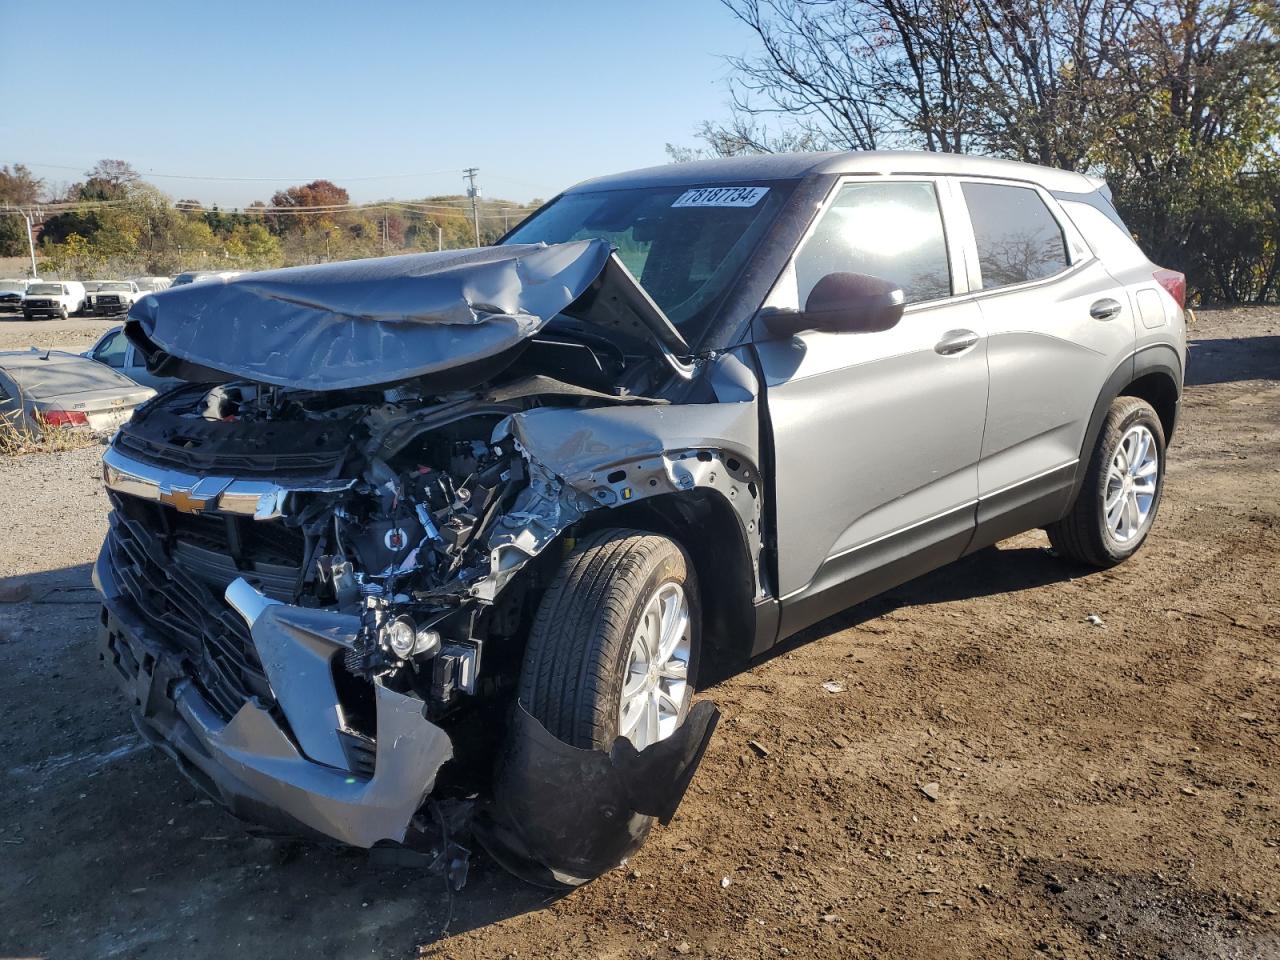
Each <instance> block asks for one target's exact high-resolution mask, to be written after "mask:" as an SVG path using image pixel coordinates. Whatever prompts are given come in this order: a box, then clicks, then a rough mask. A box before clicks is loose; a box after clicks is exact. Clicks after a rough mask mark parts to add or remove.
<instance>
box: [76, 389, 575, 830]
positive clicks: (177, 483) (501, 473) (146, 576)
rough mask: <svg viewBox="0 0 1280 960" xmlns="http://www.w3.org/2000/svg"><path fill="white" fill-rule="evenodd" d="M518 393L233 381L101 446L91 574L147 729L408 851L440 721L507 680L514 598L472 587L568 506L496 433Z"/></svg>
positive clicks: (257, 799) (259, 798)
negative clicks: (501, 663)
mask: <svg viewBox="0 0 1280 960" xmlns="http://www.w3.org/2000/svg"><path fill="white" fill-rule="evenodd" d="M529 389H531V390H533V391H534V392H536V391H537V390H538V389H539V388H538V387H536V386H535V387H530V388H529ZM519 392H520V391H519V390H516V391H511V390H508V391H507V392H506V395H504V396H507V395H510V394H512V393H519ZM521 399H527V397H526V398H521ZM522 405H523V404H522V402H521V400H520V399H517V400H512V399H504V398H495V397H494V396H484V395H469V396H467V397H464V398H459V399H452V400H448V399H446V400H440V399H435V398H424V397H422V396H418V395H416V394H413V393H412V391H410V390H408V389H407V388H404V387H401V388H398V389H397V390H394V391H340V392H334V393H309V392H305V391H287V390H281V389H277V388H273V387H265V386H261V385H253V384H248V383H228V384H223V385H218V386H213V387H210V386H208V385H190V386H184V387H181V388H179V389H177V390H175V391H173V392H171V393H169V394H167V395H165V396H163V397H160V398H158V399H157V400H156V401H155V402H153V403H151V404H149V405H147V406H146V407H144V408H142V409H141V410H140V411H139V412H138V415H137V416H136V417H135V418H134V420H133V421H132V422H131V423H129V424H127V425H126V426H125V427H124V428H123V429H122V430H121V431H120V433H119V434H118V435H117V437H116V438H115V440H114V441H113V443H112V445H111V447H110V448H109V449H108V451H107V452H106V454H105V456H104V458H103V478H104V482H105V484H106V487H107V489H108V492H109V496H110V498H111V505H112V508H113V510H112V514H111V518H110V532H109V534H108V536H107V540H106V542H105V544H104V545H103V548H102V552H101V555H100V556H99V558H98V562H97V565H96V569H95V574H94V576H95V583H96V584H97V586H98V588H99V590H100V591H101V593H102V596H103V600H104V611H103V625H102V627H103V628H102V636H103V641H102V642H103V647H102V652H103V656H104V657H105V659H106V660H107V661H108V663H109V664H110V665H111V666H112V667H113V668H114V670H115V672H116V674H117V676H118V678H119V680H120V682H121V684H122V685H123V687H124V689H125V691H126V693H127V694H128V695H129V696H130V697H131V698H132V700H133V705H134V712H135V716H136V717H137V720H138V725H139V728H140V730H142V732H143V733H144V734H145V735H146V736H147V737H148V739H150V740H151V741H152V742H154V743H156V744H157V745H159V746H161V747H162V748H163V749H165V750H166V752H168V753H169V754H170V755H172V756H174V758H175V759H177V760H178V761H179V762H180V764H181V765H182V768H183V770H184V771H186V772H187V774H188V775H189V776H191V777H192V778H193V779H194V780H196V781H197V782H198V783H199V784H201V785H202V786H204V787H205V788H206V789H208V790H209V791H210V792H211V793H213V794H214V795H215V796H217V797H218V798H219V799H221V800H223V801H224V802H225V803H226V804H227V806H228V807H230V808H231V809H233V810H234V811H236V812H238V813H241V814H242V815H245V816H247V817H248V818H249V819H253V820H258V821H266V822H268V823H270V822H273V821H279V820H280V816H279V815H280V814H283V815H284V817H285V821H284V822H282V823H281V824H280V825H281V826H283V827H288V828H292V829H296V827H297V824H302V825H303V826H305V827H307V828H310V830H311V831H313V832H318V833H321V834H324V835H327V836H330V837H334V838H337V839H340V840H342V841H344V842H346V843H350V844H354V845H356V846H363V847H368V846H372V845H373V844H374V843H376V842H378V841H379V840H384V839H386V840H393V841H402V840H403V839H404V836H405V832H406V830H407V829H408V826H409V821H410V819H411V818H412V816H413V815H414V813H415V811H416V810H417V809H418V807H419V806H420V805H421V803H422V800H423V798H424V797H425V796H426V794H427V793H429V792H430V791H431V789H432V787H433V785H434V782H435V778H436V774H437V771H438V770H439V768H440V766H441V765H442V764H443V763H444V762H445V761H446V760H448V759H449V758H450V757H451V755H452V747H451V743H450V739H449V736H448V735H447V734H446V733H445V732H444V729H443V726H442V725H447V724H448V723H449V722H450V721H452V720H454V719H455V717H454V715H455V714H457V713H459V712H461V711H463V709H464V706H465V707H474V706H475V705H476V704H477V703H482V702H483V701H484V700H485V699H486V697H490V696H494V697H500V696H501V695H502V692H503V691H502V690H501V689H497V688H494V689H490V688H486V686H485V684H484V682H483V681H482V680H481V670H480V667H481V663H482V658H483V657H484V656H486V655H491V656H493V657H495V658H499V659H501V658H502V657H503V656H504V655H506V653H505V652H504V651H503V650H502V649H500V648H501V646H502V643H503V641H504V640H509V639H511V638H512V636H513V634H514V633H515V631H516V630H518V629H519V626H520V623H521V620H522V617H523V615H524V610H523V604H524V597H523V593H522V591H521V590H519V589H512V590H508V591H503V594H502V597H501V599H500V600H499V599H497V598H493V600H492V602H491V601H490V599H486V600H485V601H483V602H481V601H478V600H477V599H476V597H475V593H478V592H484V593H486V594H489V593H491V591H492V586H490V587H488V588H486V589H484V590H480V589H479V588H478V584H480V583H481V582H482V581H485V580H488V579H490V577H491V575H492V574H494V573H495V572H496V573H498V574H499V577H500V576H501V573H502V572H500V571H494V570H492V568H491V560H492V557H493V556H495V555H498V556H504V555H505V554H504V551H502V550H498V551H497V552H496V554H495V547H496V546H497V545H498V544H499V543H500V542H502V541H504V540H505V539H507V538H506V537H505V536H504V529H509V530H510V531H511V533H512V534H513V536H512V537H511V538H510V539H516V537H515V536H514V535H515V534H517V533H518V534H520V535H523V536H526V537H527V536H528V535H529V529H530V526H531V524H532V525H533V526H534V527H535V528H536V525H537V520H538V515H537V511H538V510H542V511H543V513H544V514H546V511H547V503H551V504H553V505H554V506H553V507H552V508H551V511H550V514H547V515H545V516H544V517H543V519H544V520H545V521H546V522H547V523H548V524H549V525H550V526H551V529H548V531H547V532H548V534H550V533H554V532H555V530H556V529H558V528H559V527H560V526H562V525H563V523H564V522H565V521H566V520H567V519H568V518H567V517H565V516H560V515H558V514H562V513H564V512H569V511H572V509H573V508H572V506H571V500H567V501H566V500H562V498H561V497H560V495H559V491H558V490H556V489H554V488H555V487H556V486H557V482H556V481H555V479H554V478H551V477H547V476H542V477H531V476H530V471H531V469H532V470H533V471H534V472H536V470H537V468H536V467H532V468H531V466H530V464H529V463H528V462H527V461H526V460H525V459H524V458H523V457H522V456H521V455H520V454H519V453H518V452H517V450H516V444H515V441H514V440H512V439H510V438H506V439H502V440H499V441H497V442H491V441H490V437H491V435H492V434H493V432H494V429H495V427H496V425H497V424H498V423H499V421H501V420H502V419H503V418H504V417H505V416H506V415H507V414H508V413H511V412H514V411H517V410H519V409H521V407H522ZM531 480H532V481H533V482H532V485H531V483H530V481H531ZM548 493H549V494H550V495H551V499H550V500H549V501H548V500H546V495H547V494H548ZM535 500H536V501H539V504H541V505H540V506H539V505H538V504H535V503H534V501H535ZM518 503H523V504H524V506H526V507H531V508H533V511H534V512H532V513H530V512H529V511H527V510H526V511H525V512H523V513H522V512H521V511H520V510H519V509H517V505H518ZM513 516H516V517H518V519H517V520H516V521H515V522H513V520H512V517H513ZM533 536H534V539H535V540H536V539H537V535H536V534H534V535H533ZM512 549H514V550H515V551H516V552H517V553H518V554H519V558H520V559H523V560H527V559H529V558H530V557H531V555H532V554H533V553H536V549H530V548H528V547H526V548H525V551H526V552H520V551H521V548H520V547H518V546H517V547H513V548H512ZM495 647H497V648H499V649H493V648H495ZM512 649H514V645H513V647H512ZM489 673H490V674H491V675H492V676H493V677H494V678H499V677H501V675H502V671H501V670H495V671H490V672H489ZM491 686H494V687H497V686H500V685H499V684H497V683H496V681H495V684H493V685H491ZM291 821H296V822H297V823H293V822H291Z"/></svg>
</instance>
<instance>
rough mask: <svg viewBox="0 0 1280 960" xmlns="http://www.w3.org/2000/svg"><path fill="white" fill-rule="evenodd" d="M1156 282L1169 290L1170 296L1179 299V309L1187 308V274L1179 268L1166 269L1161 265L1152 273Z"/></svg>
mask: <svg viewBox="0 0 1280 960" xmlns="http://www.w3.org/2000/svg"><path fill="white" fill-rule="evenodd" d="M1152 276H1153V277H1155V281H1156V283H1158V284H1160V286H1162V287H1164V288H1165V289H1166V290H1168V291H1169V296H1171V297H1173V299H1174V300H1177V301H1178V309H1179V310H1182V309H1185V308H1186V306H1187V277H1186V274H1183V273H1179V272H1178V271H1177V270H1166V269H1164V267H1161V268H1160V269H1159V270H1157V271H1156V272H1155V273H1153V274H1152Z"/></svg>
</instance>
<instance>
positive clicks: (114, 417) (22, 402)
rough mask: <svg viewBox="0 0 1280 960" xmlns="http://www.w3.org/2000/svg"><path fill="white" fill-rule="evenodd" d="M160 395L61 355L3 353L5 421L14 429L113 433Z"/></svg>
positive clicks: (0, 407) (0, 396) (1, 411)
mask: <svg viewBox="0 0 1280 960" xmlns="http://www.w3.org/2000/svg"><path fill="white" fill-rule="evenodd" d="M153 396H155V391H154V390H152V389H151V388H150V387H144V386H142V385H140V384H137V383H134V382H133V381H132V380H130V379H129V378H128V377H125V376H122V375H121V374H119V373H117V372H116V371H114V370H112V369H111V368H110V367H107V366H104V365H103V364H101V363H95V362H93V361H92V360H86V359H85V358H84V357H81V356H79V355H78V354H74V353H65V352H63V351H61V350H35V349H32V350H9V351H2V352H0V417H3V418H4V419H5V420H6V421H8V422H9V423H12V424H14V425H15V426H24V427H26V428H29V429H35V428H36V427H37V426H38V424H39V423H40V422H43V423H44V424H45V425H46V426H51V427H61V428H66V429H85V430H93V431H110V430H114V429H115V428H116V427H118V426H119V425H120V424H122V423H124V421H126V420H128V419H129V417H130V416H132V414H133V410H134V408H135V407H136V406H138V404H140V403H142V402H143V401H145V400H149V399H150V398H151V397H153Z"/></svg>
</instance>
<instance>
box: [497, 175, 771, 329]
mask: <svg viewBox="0 0 1280 960" xmlns="http://www.w3.org/2000/svg"><path fill="white" fill-rule="evenodd" d="M793 186H794V184H793V183H791V182H786V181H783V182H774V183H757V184H734V185H725V186H712V187H698V186H695V185H684V186H663V187H637V188H629V189H621V190H601V191H598V192H593V193H569V194H565V195H564V196H562V197H560V198H559V199H558V200H556V201H555V202H554V203H552V204H551V205H550V206H548V207H547V208H546V209H544V210H543V211H541V212H540V213H538V214H537V215H535V216H534V217H533V218H531V219H529V220H527V221H525V222H524V223H522V224H520V226H519V227H517V228H516V229H515V230H514V231H512V233H511V234H510V235H509V236H508V237H507V238H506V240H505V241H504V242H505V243H539V242H542V243H563V242H566V241H569V240H586V239H590V238H602V239H605V240H608V241H609V242H610V243H612V244H613V245H614V246H615V247H616V248H617V251H618V257H619V259H621V260H622V262H623V263H624V264H625V265H626V267H627V269H628V270H630V271H631V273H632V274H634V275H635V277H636V279H637V280H639V281H640V286H642V287H643V288H644V289H645V292H647V293H648V294H649V296H651V297H652V298H653V300H654V302H655V303H657V305H658V306H659V307H660V308H661V309H662V312H663V313H665V314H666V315H667V317H668V318H669V319H670V320H671V322H672V323H673V324H675V326H676V327H678V328H679V330H680V332H681V333H682V334H683V335H684V338H685V339H686V340H688V341H689V342H690V343H693V344H696V343H697V342H698V339H699V337H700V336H701V334H702V331H703V330H704V329H705V328H706V326H707V324H708V322H709V321H710V318H711V314H712V313H713V311H714V308H715V305H716V303H717V302H719V300H720V299H721V297H722V295H723V294H724V293H725V292H726V291H727V290H728V289H729V288H730V287H731V285H732V284H733V281H734V280H735V279H736V277H737V276H738V273H739V272H740V271H741V269H742V267H743V265H744V264H745V263H746V260H747V257H748V256H749V255H750V253H751V251H752V250H754V249H755V247H756V245H757V244H758V243H759V241H760V238H761V237H762V236H763V235H764V232H765V231H766V230H767V229H768V227H769V225H770V224H771V223H772V222H773V220H774V218H775V217H776V216H777V213H778V209H779V208H780V207H781V206H782V203H783V201H784V200H785V199H786V197H787V196H788V195H789V194H790V192H791V190H792V188H793Z"/></svg>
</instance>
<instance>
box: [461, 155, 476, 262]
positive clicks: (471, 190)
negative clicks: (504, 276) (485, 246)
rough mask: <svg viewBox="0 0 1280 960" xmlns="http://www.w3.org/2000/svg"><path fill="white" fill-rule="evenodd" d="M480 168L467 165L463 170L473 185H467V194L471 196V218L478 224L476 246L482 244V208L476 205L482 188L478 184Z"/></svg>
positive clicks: (463, 173)
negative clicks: (477, 178) (477, 177)
mask: <svg viewBox="0 0 1280 960" xmlns="http://www.w3.org/2000/svg"><path fill="white" fill-rule="evenodd" d="M479 172H480V170H479V168H478V167H467V169H465V170H463V171H462V175H463V176H464V177H466V178H467V179H468V180H469V181H470V182H471V185H470V186H469V187H467V196H468V197H470V198H471V220H472V222H474V223H475V226H476V246H477V247H478V246H480V210H479V208H478V207H477V206H476V201H477V200H478V199H479V198H480V188H479V187H477V186H476V174H477V173H479Z"/></svg>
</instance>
